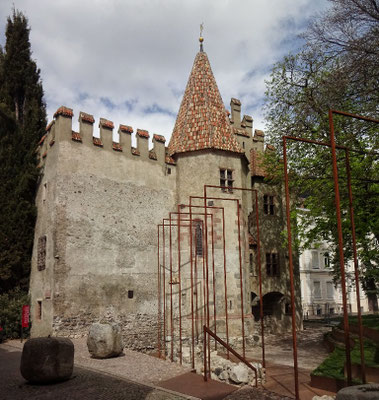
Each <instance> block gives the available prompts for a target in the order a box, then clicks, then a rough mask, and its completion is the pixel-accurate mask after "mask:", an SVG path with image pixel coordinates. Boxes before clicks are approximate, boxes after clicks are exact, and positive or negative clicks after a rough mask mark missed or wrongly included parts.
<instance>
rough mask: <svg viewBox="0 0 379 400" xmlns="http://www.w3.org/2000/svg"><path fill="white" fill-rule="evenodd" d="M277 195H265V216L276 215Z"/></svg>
mask: <svg viewBox="0 0 379 400" xmlns="http://www.w3.org/2000/svg"><path fill="white" fill-rule="evenodd" d="M275 197H276V196H275V195H274V194H270V193H264V194H263V214H264V215H276V212H275V211H276V207H275Z"/></svg>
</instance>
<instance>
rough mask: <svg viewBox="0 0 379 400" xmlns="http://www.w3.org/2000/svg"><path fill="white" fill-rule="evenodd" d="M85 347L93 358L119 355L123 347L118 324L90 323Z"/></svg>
mask: <svg viewBox="0 0 379 400" xmlns="http://www.w3.org/2000/svg"><path fill="white" fill-rule="evenodd" d="M87 347H88V351H89V352H90V354H91V356H92V357H93V358H110V357H117V356H119V355H120V354H121V353H122V350H123V348H124V345H123V343H122V336H121V328H120V326H119V325H118V324H116V323H106V324H101V323H95V324H92V325H91V327H90V330H89V334H88V338H87Z"/></svg>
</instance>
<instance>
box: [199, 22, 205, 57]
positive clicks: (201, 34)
mask: <svg viewBox="0 0 379 400" xmlns="http://www.w3.org/2000/svg"><path fill="white" fill-rule="evenodd" d="M203 30H204V22H202V23H201V24H200V37H199V42H200V51H201V52H202V51H203V42H204V38H203Z"/></svg>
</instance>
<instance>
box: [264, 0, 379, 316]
mask: <svg viewBox="0 0 379 400" xmlns="http://www.w3.org/2000/svg"><path fill="white" fill-rule="evenodd" d="M330 1H331V3H332V7H331V8H330V9H329V10H328V11H327V12H325V13H324V14H323V15H321V16H319V17H318V18H315V19H314V20H313V22H312V23H311V25H310V27H309V29H308V31H307V32H306V33H305V34H304V36H305V38H306V39H307V43H306V45H305V46H304V48H302V49H301V51H299V52H298V53H297V54H290V55H288V56H286V57H284V59H283V60H282V61H280V62H279V63H277V64H276V65H275V66H274V68H273V71H272V74H271V78H270V80H269V81H268V82H267V92H266V95H267V97H266V119H267V122H268V131H269V134H270V140H271V142H272V144H274V145H275V146H276V147H277V148H278V149H281V148H282V136H283V135H291V136H296V137H303V138H308V139H314V140H318V141H322V142H329V140H330V139H329V121H328V110H329V108H333V109H336V110H342V111H346V112H350V113H354V114H360V115H366V116H370V117H372V118H378V104H379V102H378V100H379V98H378V96H379V90H378V89H379V88H378V77H379V63H378V62H377V60H378V56H379V54H378V53H379V30H378V27H379V9H378V3H377V1H375V0H330ZM334 122H335V131H336V140H337V143H338V144H339V145H343V146H347V147H348V148H350V149H352V151H350V165H351V175H352V190H353V196H354V208H355V222H356V233H357V243H358V250H359V259H360V270H361V281H362V283H363V287H364V289H365V290H366V293H367V294H368V296H369V300H370V301H371V305H372V307H373V308H376V309H377V298H376V296H377V294H378V284H379V267H378V266H379V251H378V243H379V201H378V196H379V134H378V132H379V126H378V125H377V124H374V123H369V122H362V121H358V120H356V119H352V118H347V117H340V116H334ZM271 158H272V157H271ZM337 158H338V171H339V185H340V192H341V193H340V194H341V209H342V224H343V233H344V246H345V248H344V254H345V258H346V260H349V259H351V258H352V244H351V243H352V238H351V225H350V219H349V211H348V210H349V201H348V192H347V175H346V174H347V173H346V165H345V152H344V151H343V150H338V152H337ZM288 159H289V168H290V171H291V174H290V181H291V191H292V193H293V194H296V195H297V196H298V198H302V199H304V204H303V205H304V206H305V207H306V209H307V210H309V211H308V212H306V213H303V214H304V217H303V218H302V221H303V222H302V224H301V225H302V226H300V232H301V234H302V236H303V237H302V239H303V242H304V243H305V244H306V245H309V246H310V245H311V244H313V245H314V244H315V243H317V242H321V241H325V240H327V241H328V242H330V243H331V244H332V245H331V246H332V247H334V250H335V251H334V254H335V256H334V262H333V265H334V270H335V280H336V281H338V280H339V274H338V265H339V264H338V251H336V250H337V231H336V216H335V202H334V185H333V178H332V168H331V151H330V148H328V147H322V146H316V145H310V144H304V143H299V142H289V144H288ZM271 162H272V160H271ZM267 163H270V160H269V159H268V160H267ZM272 171H273V173H274V172H275V171H277V169H275V168H272ZM276 178H277V179H282V176H277V177H276Z"/></svg>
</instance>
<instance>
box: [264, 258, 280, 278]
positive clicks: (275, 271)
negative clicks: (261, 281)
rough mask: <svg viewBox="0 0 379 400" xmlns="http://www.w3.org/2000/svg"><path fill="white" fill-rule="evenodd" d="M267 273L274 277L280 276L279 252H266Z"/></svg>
mask: <svg viewBox="0 0 379 400" xmlns="http://www.w3.org/2000/svg"><path fill="white" fill-rule="evenodd" d="M266 275H267V276H269V277H272V278H276V277H279V276H280V264H279V254H278V253H276V252H268V253H266Z"/></svg>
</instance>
